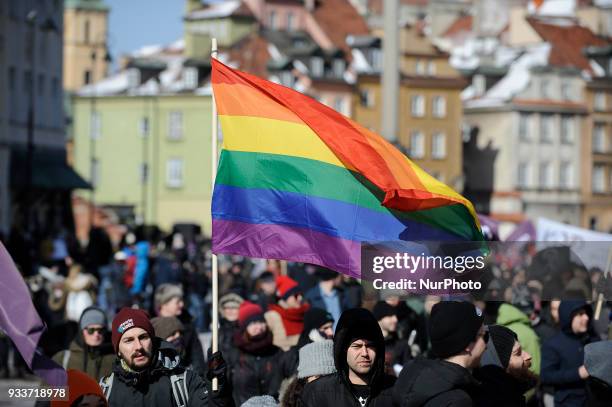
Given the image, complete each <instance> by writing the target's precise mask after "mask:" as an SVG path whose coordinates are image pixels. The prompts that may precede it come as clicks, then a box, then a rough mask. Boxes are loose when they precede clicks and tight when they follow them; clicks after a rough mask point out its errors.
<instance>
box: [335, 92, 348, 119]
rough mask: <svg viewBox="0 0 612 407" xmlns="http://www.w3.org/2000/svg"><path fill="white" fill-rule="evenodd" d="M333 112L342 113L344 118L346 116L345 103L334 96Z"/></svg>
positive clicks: (340, 98)
mask: <svg viewBox="0 0 612 407" xmlns="http://www.w3.org/2000/svg"><path fill="white" fill-rule="evenodd" d="M334 110H335V111H337V112H338V113H342V114H343V115H345V116H348V112H347V111H346V103H345V101H344V98H343V97H342V96H336V98H335V99H334Z"/></svg>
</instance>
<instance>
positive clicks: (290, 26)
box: [287, 12, 295, 31]
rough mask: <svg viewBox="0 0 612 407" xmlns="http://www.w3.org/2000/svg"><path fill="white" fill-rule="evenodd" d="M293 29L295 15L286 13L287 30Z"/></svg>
mask: <svg viewBox="0 0 612 407" xmlns="http://www.w3.org/2000/svg"><path fill="white" fill-rule="evenodd" d="M294 30H295V16H294V15H293V13H292V12H288V13H287V31H294Z"/></svg>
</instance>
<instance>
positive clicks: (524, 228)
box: [506, 220, 536, 242]
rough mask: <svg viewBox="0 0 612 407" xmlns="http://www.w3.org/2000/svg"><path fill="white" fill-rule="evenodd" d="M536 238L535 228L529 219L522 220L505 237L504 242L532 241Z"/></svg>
mask: <svg viewBox="0 0 612 407" xmlns="http://www.w3.org/2000/svg"><path fill="white" fill-rule="evenodd" d="M535 240H536V230H535V227H533V223H531V221H528V220H526V221H523V222H521V223H519V225H518V226H517V227H516V229H514V231H513V232H512V233H510V235H509V236H508V237H507V238H506V242H533V241H535Z"/></svg>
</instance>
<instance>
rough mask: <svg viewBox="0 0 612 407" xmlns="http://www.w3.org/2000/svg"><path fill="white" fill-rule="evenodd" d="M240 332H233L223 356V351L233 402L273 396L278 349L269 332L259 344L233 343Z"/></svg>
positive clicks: (277, 382) (277, 376) (277, 378)
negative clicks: (227, 351) (251, 347)
mask: <svg viewBox="0 0 612 407" xmlns="http://www.w3.org/2000/svg"><path fill="white" fill-rule="evenodd" d="M241 335H244V331H239V332H237V333H236V335H235V336H234V344H235V346H234V347H233V348H232V350H231V351H230V353H229V354H228V355H227V357H226V356H225V355H224V357H225V358H226V361H227V364H228V366H229V371H230V374H229V377H230V380H231V383H232V387H233V398H234V401H235V403H236V405H241V404H242V403H244V402H245V401H247V400H248V399H249V398H251V397H253V396H263V395H271V396H274V397H277V396H278V391H279V388H280V384H281V377H280V372H279V369H278V365H279V362H280V358H281V355H282V351H281V350H280V349H279V348H278V347H276V346H274V345H273V344H272V335H271V333H270V332H268V335H267V337H266V338H267V339H266V340H265V341H262V344H263V345H262V346H261V347H259V348H258V349H249V350H247V349H244V348H241V347H240V346H239V345H238V344H237V343H238V342H237V338H238V337H240V336H241ZM264 342H265V343H264Z"/></svg>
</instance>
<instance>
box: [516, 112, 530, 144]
mask: <svg viewBox="0 0 612 407" xmlns="http://www.w3.org/2000/svg"><path fill="white" fill-rule="evenodd" d="M530 119H531V116H530V115H528V114H527V113H521V114H520V116H519V139H520V140H522V141H529V139H530V138H529V122H530Z"/></svg>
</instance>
